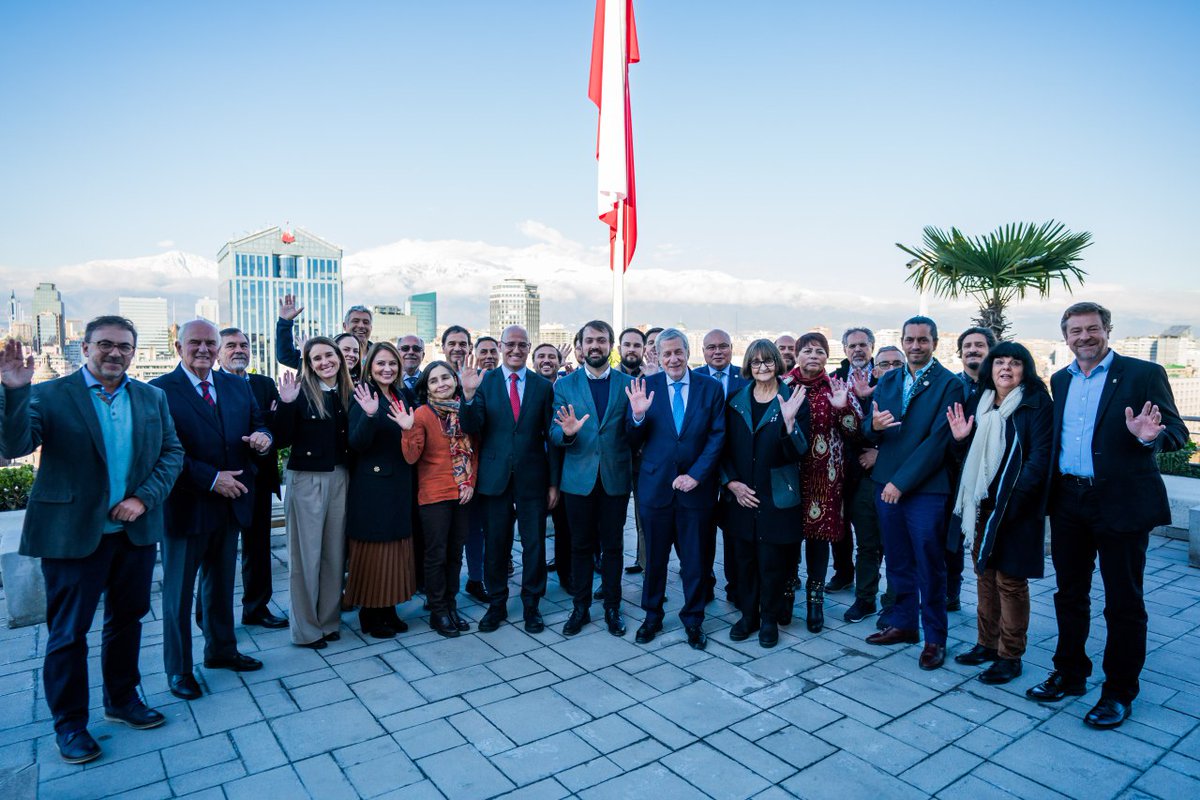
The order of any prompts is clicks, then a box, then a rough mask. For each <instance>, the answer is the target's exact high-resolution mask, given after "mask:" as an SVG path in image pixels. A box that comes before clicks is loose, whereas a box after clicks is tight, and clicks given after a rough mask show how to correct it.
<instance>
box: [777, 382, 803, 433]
mask: <svg viewBox="0 0 1200 800" xmlns="http://www.w3.org/2000/svg"><path fill="white" fill-rule="evenodd" d="M807 395H808V391H807V389H805V387H803V386H801V387H799V388H797V389H796V390H795V391H794V392H792V396H791V397H789V398H788V399H786V400H784V399H783V395H780V396H779V413H780V414H783V425H784V427H785V428H787V432H788V433H791V432H792V428H793V427H795V425H796V415H797V414H799V413H800V406H802V405H804V398H805V397H806V396H807Z"/></svg>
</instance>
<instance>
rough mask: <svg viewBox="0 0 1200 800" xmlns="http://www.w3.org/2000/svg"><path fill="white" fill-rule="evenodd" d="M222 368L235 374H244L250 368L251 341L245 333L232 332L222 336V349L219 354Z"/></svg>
mask: <svg viewBox="0 0 1200 800" xmlns="http://www.w3.org/2000/svg"><path fill="white" fill-rule="evenodd" d="M217 358H218V360H219V361H220V362H221V369H223V370H225V371H226V372H232V373H233V374H235V375H244V374H245V373H246V370H247V369H249V368H250V342H248V341H246V335H245V334H243V333H231V334H229V335H228V336H222V337H221V350H220V352H219V353H218V354H217Z"/></svg>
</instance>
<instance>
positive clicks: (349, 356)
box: [337, 336, 362, 369]
mask: <svg viewBox="0 0 1200 800" xmlns="http://www.w3.org/2000/svg"><path fill="white" fill-rule="evenodd" d="M337 346H338V349H339V350H341V351H342V357H343V358H345V359H346V369H354V368H355V367H357V366H358V362H359V360H361V358H362V348H361V347H360V346H359V344H358V339H356V338H355V337H353V336H339V337H338V338H337Z"/></svg>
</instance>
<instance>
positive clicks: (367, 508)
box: [343, 342, 417, 639]
mask: <svg viewBox="0 0 1200 800" xmlns="http://www.w3.org/2000/svg"><path fill="white" fill-rule="evenodd" d="M363 374H364V375H365V376H366V377H365V378H364V380H363V382H362V383H360V384H359V385H358V386H357V387H356V388H355V390H354V400H355V402H354V404H353V405H351V406H350V449H351V450H352V451H353V452H354V459H353V463H352V465H351V467H350V491H349V497H348V499H347V508H346V538H347V539H349V540H350V564H349V571H350V578H349V580H347V582H346V597H345V600H344V602H343V605H350V606H359V611H358V621H359V625H360V626H361V627H362V631H363V633H365V634H367V635H369V636H372V637H374V638H376V639H389V638H391V637H393V636H395V635H396V634H397V633H402V632H404V631H406V630H408V625H407V624H405V622H404V621H403V620H401V619H400V618H399V616H397V614H396V604H397V603H404V602H407V601H408V600H410V599H411V598H412V596H413V593H414V592H415V591H416V588H417V579H416V573H415V568H414V565H413V539H412V519H413V505H412V487H413V471H412V467H411V466H409V463H408V462H407V461H405V460H404V454H403V453H402V452H401V446H400V437H401V430H400V428H399V426H397V425H393V424H392V423H391V422H390V421H389V420H388V412H389V411H390V410H391V408H392V407H393V406H396V405H403V406H406V407H409V408H411V398H408V397H405V392H404V389H403V387H402V385H401V384H400V382H399V381H400V353H399V352H397V351H396V348H395V347H394V346H393V345H392V344H391V343H390V342H379V343H378V344H376V345H374V346H373V347H372V348H371V352H370V353H368V354H367V357H366V359H365V360H364V361H363Z"/></svg>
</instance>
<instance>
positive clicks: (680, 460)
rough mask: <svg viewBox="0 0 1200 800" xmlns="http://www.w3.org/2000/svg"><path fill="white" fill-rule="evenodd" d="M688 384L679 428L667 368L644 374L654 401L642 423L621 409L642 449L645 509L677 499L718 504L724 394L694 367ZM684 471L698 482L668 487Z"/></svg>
mask: <svg viewBox="0 0 1200 800" xmlns="http://www.w3.org/2000/svg"><path fill="white" fill-rule="evenodd" d="M690 383H691V386H690V388H689V389H688V402H687V410H686V412H685V413H684V416H683V428H682V430H681V431H680V432H679V433H675V418H674V416H672V414H671V390H670V388H668V386H667V373H666V372H656V373H655V374H653V375H651V376H650V377H648V378H646V393H647V394H649V393H650V392H654V400H653V401H652V402H651V403H650V409H649V410H648V411H647V412H646V418H645V419H644V420H642V424H641V425H635V424H634V421H633V410H632V409H630V408H627V409H626V411H625V426H626V429H627V430H628V431H629V441H630V444H632V445H633V448H634V449H635V450H636V449H638V448H641V450H642V463H641V467H640V468H639V470H638V483H637V493H638V502H639V503H641V504H642V505H644V506H647V507H648V508H666V507H667V506H670V505H671V504H672V503H673V502H676V501H677V502H678V503H679V504H680V505H681V506H683V507H685V508H697V509H705V508H709V509H711V508H712V507H713V506H714V505H715V504H716V501H717V489H718V474H719V466H720V465H719V459H720V457H721V447H722V446H723V445H724V443H725V398H724V397H723V396H722V393H721V386H720V384H718V383H717V382H716V381H715V380H713V379H712V378H709V377H706V376H704V375H701V374H699V373H698V372H697V371H696V370H691V378H690ZM685 474H686V475H690V476H692V478H693V479H694V480H696V481H697V482H698V483H699V484H700V485H699V486H697V487H696V488H695V489H692V490H691V491H690V492H677V491H675V489H673V488H671V484H672V483H673V482H674V480H675V479H676V478H678V477H679V476H680V475H685Z"/></svg>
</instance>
